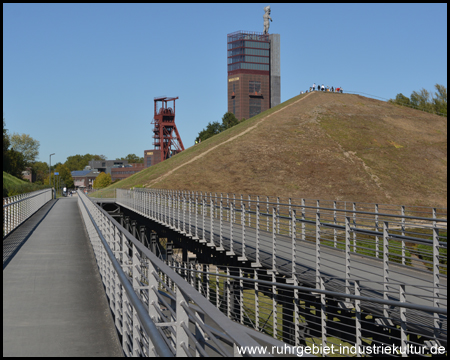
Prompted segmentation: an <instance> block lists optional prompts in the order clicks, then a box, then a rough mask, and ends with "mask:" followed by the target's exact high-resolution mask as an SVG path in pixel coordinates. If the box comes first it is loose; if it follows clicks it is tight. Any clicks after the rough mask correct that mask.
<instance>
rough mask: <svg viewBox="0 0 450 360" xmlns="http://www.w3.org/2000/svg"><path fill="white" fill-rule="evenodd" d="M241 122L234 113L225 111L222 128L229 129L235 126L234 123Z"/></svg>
mask: <svg viewBox="0 0 450 360" xmlns="http://www.w3.org/2000/svg"><path fill="white" fill-rule="evenodd" d="M237 124H239V120H238V119H236V116H234V114H233V113H230V112H227V113H225V115H224V116H223V117H222V129H223V130H225V129H229V128H231V127H233V126H234V125H237Z"/></svg>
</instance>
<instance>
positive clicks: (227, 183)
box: [98, 93, 447, 207]
mask: <svg viewBox="0 0 450 360" xmlns="http://www.w3.org/2000/svg"><path fill="white" fill-rule="evenodd" d="M137 185H141V186H142V185H143V186H146V187H152V188H162V189H178V190H197V191H208V192H210V191H211V192H223V193H226V192H228V193H236V194H240V193H242V194H260V195H269V196H272V195H277V196H282V197H292V198H301V197H307V198H317V199H329V200H348V201H357V202H372V203H373V202H378V203H393V204H404V205H427V206H439V207H446V206H447V205H446V203H447V118H443V117H439V116H437V115H432V114H428V113H424V112H422V111H418V110H413V109H408V108H402V107H397V106H395V105H392V104H388V103H386V102H382V101H378V100H374V99H370V98H365V97H363V96H359V95H350V94H334V93H309V94H306V95H300V96H297V97H295V98H293V99H291V100H289V101H287V102H286V103H283V104H280V105H279V106H277V107H275V108H273V109H270V110H268V111H266V112H264V113H262V114H260V115H258V116H256V117H254V118H252V119H249V120H247V121H245V122H244V123H241V124H239V125H237V126H235V127H233V128H231V129H229V130H227V131H225V132H223V133H221V134H219V135H216V136H214V137H212V138H210V139H208V140H207V141H204V142H202V143H201V144H199V145H197V146H193V147H191V148H189V149H187V150H186V151H184V152H183V153H181V154H178V155H176V156H174V157H173V158H172V159H169V160H167V161H165V162H163V163H161V164H158V165H156V166H153V167H151V168H148V169H145V170H143V171H141V172H140V173H138V174H136V175H134V176H132V177H130V178H128V179H125V180H123V181H121V182H119V183H117V184H115V186H114V187H110V189H112V188H115V187H124V188H129V187H132V186H137ZM102 194H106V192H104V191H101V192H99V193H98V196H102ZM103 196H104V195H103Z"/></svg>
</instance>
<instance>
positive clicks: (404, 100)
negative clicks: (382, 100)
mask: <svg viewBox="0 0 450 360" xmlns="http://www.w3.org/2000/svg"><path fill="white" fill-rule="evenodd" d="M389 102H391V103H394V104H398V105H403V106H410V105H411V100H409V97H407V96H405V95H403V94H402V93H400V94H397V96H396V97H395V100H392V99H391V100H389Z"/></svg>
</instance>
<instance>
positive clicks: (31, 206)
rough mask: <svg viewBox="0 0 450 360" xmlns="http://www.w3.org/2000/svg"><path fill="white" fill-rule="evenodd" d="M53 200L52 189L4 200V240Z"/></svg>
mask: <svg viewBox="0 0 450 360" xmlns="http://www.w3.org/2000/svg"><path fill="white" fill-rule="evenodd" d="M51 199H52V189H44V190H37V191H33V192H30V193H25V194H20V195H14V196H10V197H7V198H3V238H5V237H6V236H7V235H9V234H10V233H11V232H12V231H14V230H15V229H17V228H18V227H19V225H21V224H22V223H24V222H25V221H26V220H27V219H29V218H30V217H31V215H33V214H34V213H35V212H36V211H38V210H39V209H40V208H41V207H42V206H44V205H45V204H46V203H47V202H48V201H50V200H51Z"/></svg>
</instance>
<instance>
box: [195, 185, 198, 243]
mask: <svg viewBox="0 0 450 360" xmlns="http://www.w3.org/2000/svg"><path fill="white" fill-rule="evenodd" d="M195 238H196V239H197V240H198V192H197V191H196V192H195Z"/></svg>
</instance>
